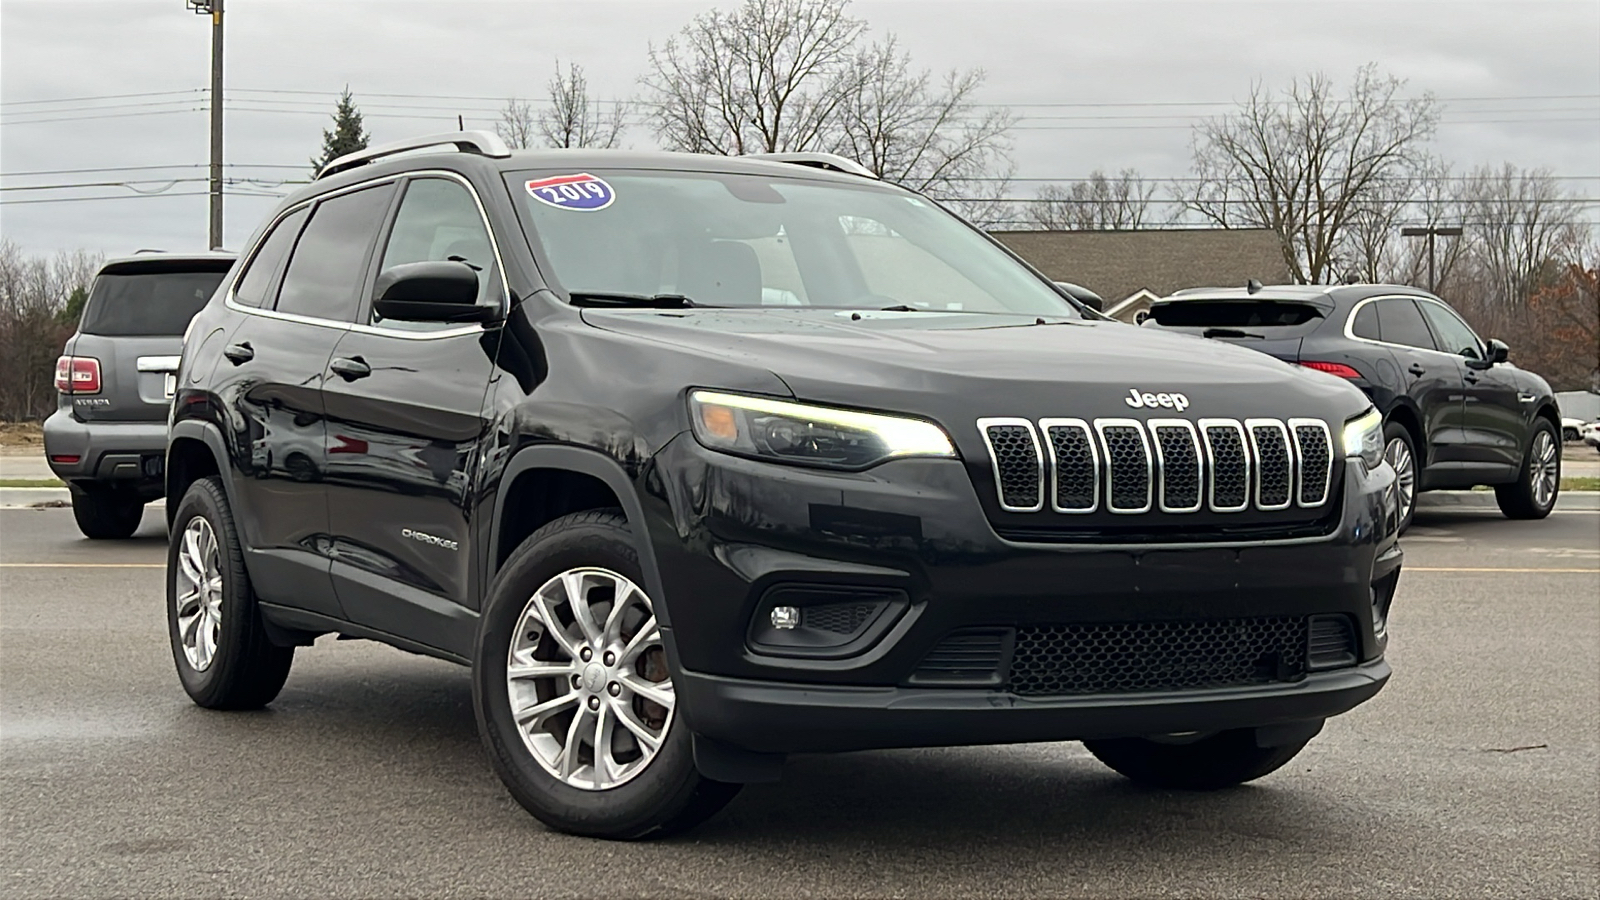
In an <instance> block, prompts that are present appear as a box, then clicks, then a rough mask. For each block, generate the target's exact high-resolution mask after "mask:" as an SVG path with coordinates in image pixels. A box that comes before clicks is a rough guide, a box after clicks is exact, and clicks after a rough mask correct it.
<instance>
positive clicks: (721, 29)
mask: <svg viewBox="0 0 1600 900" xmlns="http://www.w3.org/2000/svg"><path fill="white" fill-rule="evenodd" d="M845 9H846V2H845V0H745V2H744V4H743V5H741V6H740V7H739V8H738V9H736V10H734V11H733V12H723V11H722V10H718V9H713V10H710V11H709V12H706V13H702V14H701V15H698V16H695V18H694V21H692V22H690V23H689V24H688V25H686V26H685V27H684V28H683V30H682V31H680V32H679V33H678V34H677V35H676V36H675V37H672V38H669V39H668V40H667V42H666V43H665V44H663V45H662V46H661V47H660V48H657V47H655V46H654V45H652V46H651V48H650V69H651V71H650V72H649V74H647V75H646V76H645V77H644V78H643V79H642V80H643V84H644V87H645V89H646V91H647V92H648V94H649V95H650V96H649V99H648V101H647V103H648V107H649V112H650V118H651V120H652V122H653V124H654V126H655V130H656V134H657V136H658V137H659V138H660V139H661V142H662V143H663V144H664V145H666V147H667V148H668V149H671V150H688V151H691V152H696V153H720V154H723V155H725V156H739V155H743V154H746V153H775V152H779V151H801V150H816V149H819V145H820V144H821V143H823V142H824V141H825V140H826V134H827V129H828V126H829V124H830V123H831V122H832V120H833V119H834V117H835V114H836V112H837V110H838V108H839V106H840V104H841V103H843V102H844V100H845V97H846V96H847V94H848V89H849V87H850V85H849V79H850V76H851V70H852V65H851V63H852V62H853V59H854V55H855V54H854V49H855V44H856V40H857V39H858V38H860V37H861V35H862V33H863V32H864V31H865V30H866V27H867V26H866V23H865V22H863V21H861V20H860V19H855V18H851V17H850V16H848V15H846V12H845Z"/></svg>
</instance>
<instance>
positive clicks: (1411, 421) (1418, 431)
mask: <svg viewBox="0 0 1600 900" xmlns="http://www.w3.org/2000/svg"><path fill="white" fill-rule="evenodd" d="M1383 420H1384V422H1394V423H1395V424H1397V425H1399V426H1400V427H1401V428H1404V429H1405V430H1406V433H1407V434H1409V435H1411V449H1412V451H1413V452H1414V453H1417V454H1418V455H1420V456H1421V457H1422V459H1421V463H1420V465H1419V466H1418V468H1419V469H1420V468H1421V467H1422V466H1424V465H1427V463H1428V462H1429V461H1430V460H1432V458H1433V448H1432V447H1430V446H1429V445H1428V438H1427V436H1426V435H1424V434H1423V433H1422V416H1421V415H1420V414H1418V412H1417V411H1416V410H1415V409H1412V408H1411V406H1410V405H1408V404H1405V403H1396V404H1395V405H1394V406H1392V407H1390V408H1389V412H1388V414H1387V415H1385V416H1384V417H1383Z"/></svg>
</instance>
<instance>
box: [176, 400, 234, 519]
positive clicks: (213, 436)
mask: <svg viewBox="0 0 1600 900" xmlns="http://www.w3.org/2000/svg"><path fill="white" fill-rule="evenodd" d="M227 458H228V451H227V445H226V444H225V443H224V442H223V440H222V432H221V431H218V430H217V428H216V426H214V425H212V424H210V423H208V422H202V421H199V420H197V419H186V420H184V421H182V422H178V423H176V424H174V425H173V426H172V433H171V434H170V435H168V437H167V464H166V470H167V474H166V491H167V525H168V527H170V526H171V525H172V517H173V515H174V514H175V513H176V512H177V509H178V504H179V503H180V502H182V500H183V495H184V492H186V491H188V489H189V485H191V484H194V483H195V482H196V481H198V480H199V479H201V478H205V477H207V476H209V475H217V476H220V477H221V479H222V490H223V493H224V494H225V495H226V496H227V498H228V504H229V505H230V506H234V508H235V509H237V508H238V507H237V505H236V504H235V502H234V497H233V479H232V478H230V477H229V476H228V472H229V469H228V467H227V466H226V465H225V464H224V462H223V461H224V460H226V459H227Z"/></svg>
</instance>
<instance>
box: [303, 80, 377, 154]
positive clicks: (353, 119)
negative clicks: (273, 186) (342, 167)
mask: <svg viewBox="0 0 1600 900" xmlns="http://www.w3.org/2000/svg"><path fill="white" fill-rule="evenodd" d="M371 137H372V136H371V135H369V134H367V132H366V131H365V130H363V129H362V127H361V110H359V109H356V104H355V101H354V100H353V99H352V98H351V96H350V86H349V85H345V89H344V93H342V94H340V95H339V105H338V106H337V107H335V108H334V112H333V130H332V131H327V130H324V131H323V132H322V155H321V156H313V157H312V158H311V174H312V175H313V176H315V175H316V173H317V172H320V171H321V170H322V167H323V166H325V165H327V164H328V163H330V162H332V161H333V160H334V159H335V158H337V157H340V156H343V155H345V154H346V153H354V152H356V151H357V150H365V149H367V141H368V139H369V138H371Z"/></svg>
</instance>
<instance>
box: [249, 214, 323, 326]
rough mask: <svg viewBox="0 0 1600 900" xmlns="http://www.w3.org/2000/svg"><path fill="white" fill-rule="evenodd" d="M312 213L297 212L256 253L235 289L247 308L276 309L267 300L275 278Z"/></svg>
mask: <svg viewBox="0 0 1600 900" xmlns="http://www.w3.org/2000/svg"><path fill="white" fill-rule="evenodd" d="M309 212H311V209H310V207H305V208H302V209H297V210H295V211H294V212H292V213H290V214H288V215H287V216H284V217H283V219H282V220H280V221H279V222H278V224H277V225H275V226H273V228H272V231H271V233H269V234H268V235H267V238H266V240H264V241H262V242H261V249H259V250H257V251H256V255H255V256H254V257H252V258H251V260H250V263H249V265H248V266H246V268H245V270H244V274H243V275H241V276H239V281H238V283H237V284H235V285H234V287H233V298H234V300H236V301H238V302H240V303H242V304H244V305H245V306H271V305H272V304H271V303H270V302H269V301H268V300H267V291H268V290H269V289H271V287H272V277H273V276H274V275H276V274H278V267H279V266H281V265H282V264H283V258H284V257H285V256H288V255H289V248H290V247H293V246H294V239H295V238H296V237H298V236H299V235H300V226H302V225H304V224H305V223H306V214H307V213H309Z"/></svg>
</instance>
